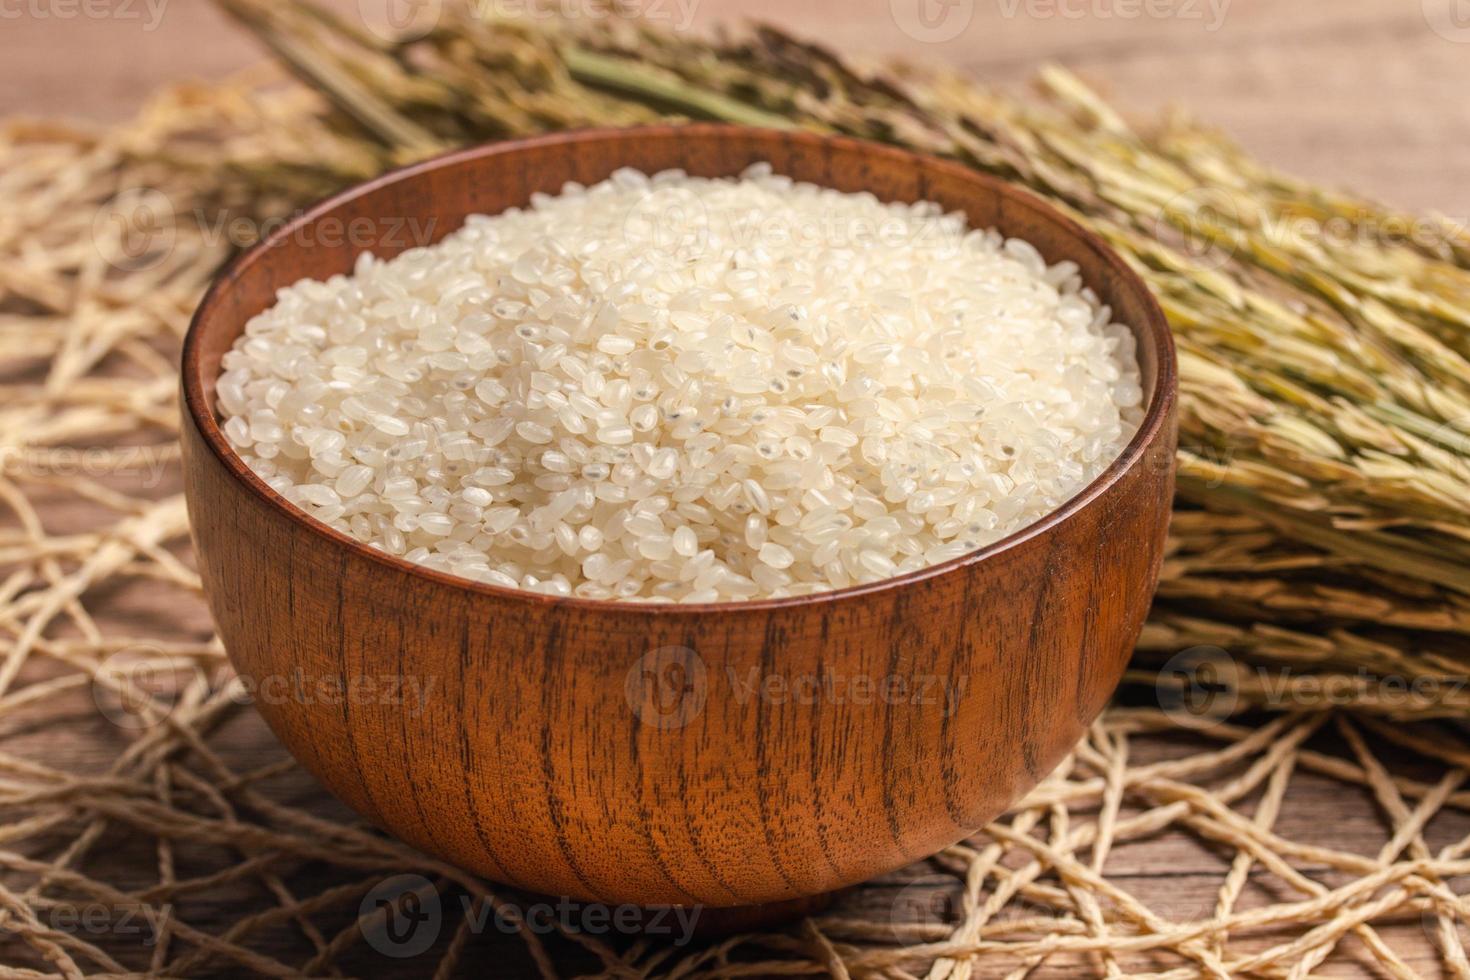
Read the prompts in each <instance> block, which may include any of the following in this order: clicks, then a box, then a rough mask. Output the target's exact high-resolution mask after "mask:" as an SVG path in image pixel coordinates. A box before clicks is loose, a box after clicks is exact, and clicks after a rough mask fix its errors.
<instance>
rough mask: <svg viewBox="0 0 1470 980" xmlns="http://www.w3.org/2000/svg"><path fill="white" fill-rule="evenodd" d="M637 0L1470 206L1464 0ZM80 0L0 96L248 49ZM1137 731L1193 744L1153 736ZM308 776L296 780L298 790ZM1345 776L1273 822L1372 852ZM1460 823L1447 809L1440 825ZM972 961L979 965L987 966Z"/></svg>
mask: <svg viewBox="0 0 1470 980" xmlns="http://www.w3.org/2000/svg"><path fill="white" fill-rule="evenodd" d="M387 2H392V0H360V3H359V0H347V2H344V3H341V4H340V6H342V7H344V8H346V9H348V10H355V9H357V8H358V7H359V5H361V6H363V7H365V8H371V7H374V6H377V7H378V8H381V7H382V5H383V4H384V3H387ZM643 3H644V6H645V7H651V9H654V10H657V11H660V12H662V14H663V15H665V16H668V17H671V18H673V19H674V20H675V21H676V22H677V23H679V24H683V23H686V22H689V23H695V24H708V23H712V22H716V21H721V20H729V19H731V18H735V17H740V16H747V15H748V16H755V17H760V18H765V19H769V20H773V21H776V22H779V23H781V24H783V25H786V26H788V27H791V28H793V29H795V30H797V31H800V32H803V33H806V34H809V35H811V36H814V37H816V38H818V39H821V40H823V41H825V42H827V43H830V44H832V45H834V46H838V47H842V48H844V49H847V50H866V51H871V52H874V53H877V54H899V55H904V56H908V57H911V58H915V59H932V58H945V59H948V60H950V61H952V62H953V63H955V64H958V65H961V66H963V67H965V68H967V69H969V70H971V71H972V72H974V73H975V74H977V75H979V76H981V77H983V78H986V79H991V80H994V81H996V82H998V83H1003V84H1013V85H1014V84H1022V83H1024V81H1025V79H1026V78H1027V76H1028V75H1029V74H1031V73H1032V72H1033V70H1034V69H1035V68H1036V66H1037V65H1039V64H1040V63H1041V62H1042V61H1044V60H1055V61H1059V62H1062V63H1064V64H1066V65H1068V66H1071V67H1073V68H1074V69H1076V70H1078V71H1080V72H1081V73H1082V74H1083V75H1084V77H1086V78H1088V79H1090V80H1092V81H1094V82H1096V83H1099V84H1101V85H1102V86H1103V87H1104V89H1105V91H1108V92H1110V93H1111V94H1112V96H1113V97H1114V98H1115V100H1116V101H1117V103H1118V104H1120V105H1121V106H1123V107H1124V108H1126V109H1129V110H1136V111H1139V112H1149V111H1155V110H1158V109H1161V108H1164V107H1166V106H1169V105H1174V104H1177V105H1180V106H1184V107H1188V109H1189V110H1190V111H1191V112H1192V113H1194V114H1196V115H1198V116H1200V117H1201V118H1204V119H1207V120H1210V121H1212V122H1214V123H1216V124H1218V125H1219V126H1221V127H1222V128H1224V129H1225V130H1227V131H1229V132H1231V133H1232V134H1234V135H1235V136H1236V137H1237V138H1239V139H1240V140H1241V141H1242V142H1243V143H1244V144H1245V145H1246V146H1247V147H1249V148H1250V149H1251V150H1253V151H1254V152H1256V153H1257V154H1258V155H1259V156H1261V157H1263V158H1264V159H1266V160H1267V161H1269V162H1271V163H1273V164H1276V165H1279V166H1281V167H1282V168H1284V169H1287V170H1291V171H1294V172H1297V173H1300V174H1303V175H1306V176H1309V177H1312V178H1315V179H1319V180H1322V181H1326V182H1330V183H1337V184H1343V185H1346V186H1350V187H1353V188H1355V189H1358V190H1360V191H1365V192H1367V193H1369V194H1372V195H1374V196H1376V197H1378V198H1381V199H1383V200H1386V201H1388V202H1390V203H1393V204H1397V205H1401V206H1404V207H1409V208H1415V209H1431V208H1432V209H1436V210H1440V211H1443V212H1445V213H1447V214H1449V215H1450V216H1451V217H1454V218H1460V217H1462V216H1465V215H1470V181H1467V180H1466V177H1465V174H1466V172H1467V171H1466V164H1467V163H1470V99H1467V98H1466V93H1470V18H1467V19H1462V20H1459V21H1457V20H1455V19H1453V16H1452V15H1453V13H1454V12H1455V6H1454V5H1456V4H1459V5H1460V6H1461V7H1463V6H1464V3H1463V0H1157V2H1155V3H1154V4H1153V5H1152V9H1154V10H1156V11H1158V10H1171V11H1173V16H1169V17H1159V16H1155V17H1147V16H1144V17H1131V18H1130V17H1126V16H1124V14H1125V13H1126V12H1127V11H1129V10H1132V9H1138V8H1144V9H1148V6H1147V5H1146V4H1143V3H1137V4H1130V0H802V2H800V3H795V2H791V0H643ZM920 3H923V4H929V5H931V6H929V7H927V8H926V9H927V13H928V15H929V16H928V17H927V18H926V19H925V18H920V17H919V16H918V14H919V12H920V11H919V4H920ZM564 5H565V4H559V6H564ZM75 9H76V7H75V6H70V5H68V4H67V3H64V2H62V0H49V2H48V0H26V2H24V3H20V2H17V3H9V4H0V72H3V75H4V79H5V81H4V84H3V85H0V115H13V114H28V115H74V116H82V117H90V118H94V119H115V118H119V117H122V116H124V115H126V114H127V113H129V112H131V111H132V110H134V109H135V108H136V107H138V106H139V105H140V104H141V102H142V101H143V100H144V99H145V98H146V96H147V94H148V93H149V92H150V91H151V90H153V89H154V88H156V87H157V86H159V85H160V84H162V83H165V82H168V81H170V80H177V79H182V78H187V77H205V78H212V77H220V76H223V75H225V74H227V73H228V72H231V71H233V70H235V69H238V68H240V67H243V66H245V65H247V64H249V63H251V62H252V61H254V60H257V59H258V58H259V57H260V54H259V52H258V50H257V49H256V48H255V46H254V45H253V44H252V42H251V41H250V40H249V39H247V38H246V37H244V36H243V35H242V34H241V33H240V32H239V31H237V30H236V29H235V28H233V26H231V25H230V24H229V23H228V22H227V21H226V19H225V18H223V17H221V16H220V15H219V14H218V13H217V12H216V11H215V10H214V9H213V8H212V6H211V5H210V4H209V3H207V2H205V0H151V2H150V0H130V2H129V3H128V4H126V5H123V4H122V3H121V0H108V2H104V3H100V4H98V5H95V6H93V7H92V8H91V9H92V10H93V11H96V10H99V9H100V10H105V11H109V12H111V15H109V16H101V17H88V16H86V15H84V14H81V13H77V14H74V15H70V16H68V15H66V11H68V10H75ZM1078 12H1081V13H1083V15H1084V16H1081V17H1078V16H1075V14H1076V13H1078ZM1462 12H1463V11H1462ZM124 14H127V15H128V16H124ZM686 17H687V18H690V20H688V21H686V19H685V18H686ZM198 625H199V626H200V628H201V630H202V629H206V628H207V624H205V623H202V622H201V623H199V624H198ZM94 720H95V719H90V720H89V719H88V718H87V716H86V712H84V711H79V712H78V713H77V714H76V715H75V716H74V717H73V718H72V721H73V722H74V723H76V724H78V725H85V724H89V723H91V721H94ZM55 721H56V719H36V720H35V724H34V726H24V727H25V729H26V730H24V731H15V730H12V732H11V735H10V736H9V739H8V742H9V744H8V745H7V750H8V751H12V752H15V753H16V754H18V755H21V756H25V755H28V754H29V753H31V752H33V751H38V750H40V747H41V746H45V748H44V751H45V752H55V753H58V754H64V753H65V752H66V751H67V750H66V747H65V746H64V745H54V744H51V741H50V740H51V739H54V734H53V733H54V731H55V727H54V723H55ZM234 730H236V731H238V736H236V738H237V742H238V744H237V745H236V748H237V749H238V752H237V753H235V754H236V755H237V756H240V755H244V756H249V755H251V754H253V753H257V752H258V753H259V754H260V755H261V756H262V757H265V756H268V755H271V754H273V753H277V752H278V751H279V750H278V748H277V747H275V746H274V744H273V743H272V740H271V736H270V735H269V733H268V732H267V731H266V730H265V729H264V727H263V726H261V725H259V724H248V723H247V724H240V725H237V726H234ZM87 744H91V745H95V744H96V743H95V742H90V743H87ZM1140 751H1142V752H1147V753H1156V754H1159V755H1164V754H1177V753H1178V752H1179V751H1187V748H1182V747H1181V745H1180V744H1174V745H1168V744H1165V743H1164V742H1155V743H1153V744H1152V747H1149V746H1146V745H1145V746H1141V748H1140ZM1140 761H1141V760H1140ZM311 792H312V790H311V788H310V787H308V786H302V787H301V793H302V795H303V796H309V795H310V793H311ZM1351 796H1352V794H1344V792H1343V789H1342V787H1341V785H1340V784H1337V783H1334V782H1332V781H1329V780H1326V779H1314V778H1310V777H1308V778H1304V779H1303V780H1302V782H1301V784H1300V786H1298V787H1294V790H1293V798H1292V803H1291V805H1290V806H1289V807H1287V808H1286V810H1285V812H1284V813H1283V815H1282V818H1281V821H1280V826H1279V829H1280V832H1281V833H1282V834H1283V835H1284V836H1287V837H1292V838H1296V839H1302V840H1323V841H1331V842H1332V843H1333V844H1335V845H1336V846H1340V847H1342V848H1344V849H1348V850H1359V849H1361V850H1363V851H1365V852H1371V851H1372V850H1373V849H1374V848H1375V847H1377V846H1378V844H1379V843H1381V841H1382V839H1383V836H1382V825H1381V822H1380V821H1379V820H1378V819H1377V817H1376V815H1375V813H1374V810H1373V807H1372V804H1371V801H1370V800H1368V799H1367V798H1363V799H1355V798H1354V799H1350V798H1349V797H1351ZM324 805H326V804H324ZM1467 829H1470V828H1467V827H1466V826H1463V825H1462V823H1461V822H1460V821H1456V823H1455V825H1454V826H1453V827H1447V828H1445V830H1444V833H1450V832H1453V833H1454V834H1458V835H1463V834H1464V833H1465V832H1466V830H1467ZM1434 843H1435V846H1438V845H1439V843H1440V842H1438V841H1436V842H1434ZM1108 870H1109V873H1110V876H1111V877H1114V878H1115V880H1116V881H1117V883H1118V884H1119V885H1120V886H1121V887H1123V888H1125V889H1127V890H1129V891H1131V892H1133V893H1134V894H1137V895H1139V896H1140V898H1143V899H1145V900H1146V901H1148V903H1149V905H1150V906H1151V907H1154V908H1156V909H1160V910H1163V914H1165V915H1166V917H1172V918H1183V917H1196V916H1198V915H1199V914H1200V909H1201V908H1202V907H1204V906H1206V905H1208V904H1209V903H1212V902H1213V898H1214V890H1215V889H1216V888H1217V887H1218V883H1219V876H1220V873H1221V866H1220V861H1219V860H1218V858H1216V857H1215V856H1212V855H1210V854H1209V853H1208V852H1206V851H1204V850H1203V849H1201V848H1200V847H1199V846H1198V845H1197V844H1196V843H1193V842H1191V841H1188V840H1186V839H1184V838H1183V837H1182V836H1177V837H1176V836H1173V835H1166V836H1164V837H1162V838H1160V839H1158V840H1153V841H1149V842H1146V843H1141V844H1135V845H1130V846H1128V847H1126V848H1121V849H1120V850H1119V851H1118V852H1117V853H1116V854H1115V857H1114V858H1113V859H1112V860H1110V862H1109V868H1108ZM914 874H922V871H919V870H915V871H913V872H912V873H911V874H910V873H904V874H900V875H895V876H892V887H891V889H888V890H886V891H885V890H883V889H876V890H869V891H867V892H866V893H865V895H866V897H865V898H864V901H865V902H868V903H874V902H876V903H883V902H890V903H891V902H897V901H902V900H903V899H902V896H903V895H904V894H905V887H904V886H905V884H906V883H907V881H908V880H909V878H910V877H912V875H914ZM1171 909H1172V910H1174V912H1175V913H1177V914H1175V915H1170V914H1169V910H1171ZM1385 935H1386V936H1389V937H1391V938H1392V941H1393V942H1394V944H1395V948H1396V949H1397V950H1399V951H1400V953H1401V954H1402V955H1404V957H1405V959H1406V960H1407V961H1409V962H1410V963H1411V965H1413V966H1414V967H1415V968H1416V969H1422V970H1423V971H1424V975H1426V976H1435V975H1438V969H1437V967H1436V966H1435V963H1436V956H1435V954H1434V952H1433V950H1432V948H1431V946H1430V944H1429V940H1428V938H1427V936H1426V935H1425V934H1424V932H1423V931H1422V929H1421V927H1420V926H1419V924H1418V923H1409V924H1406V925H1405V926H1404V927H1403V929H1401V930H1397V929H1389V930H1387V931H1386V932H1385ZM1354 959H1355V958H1354V957H1349V958H1348V960H1347V961H1346V962H1337V961H1336V960H1334V961H1333V962H1330V963H1329V964H1327V965H1326V966H1325V967H1324V969H1323V971H1322V972H1323V975H1334V976H1361V975H1364V974H1363V973H1362V972H1361V971H1360V969H1359V967H1358V966H1357V965H1356V964H1355V963H1354V962H1353V961H1354ZM980 973H981V974H982V975H986V974H985V971H984V969H983V967H982V969H981V970H980ZM1048 975H1050V974H1048ZM1058 975H1059V976H1060V975H1061V974H1058Z"/></svg>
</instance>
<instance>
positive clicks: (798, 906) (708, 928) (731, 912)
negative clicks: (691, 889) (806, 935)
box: [694, 891, 842, 939]
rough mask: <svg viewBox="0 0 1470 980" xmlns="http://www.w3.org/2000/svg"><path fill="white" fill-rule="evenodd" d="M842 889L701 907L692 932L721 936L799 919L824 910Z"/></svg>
mask: <svg viewBox="0 0 1470 980" xmlns="http://www.w3.org/2000/svg"><path fill="white" fill-rule="evenodd" d="M841 894H842V891H835V892H823V893H822V894H820V895H811V896H808V897H806V898H793V899H788V900H787V901H784V902H766V903H765V904H763V905H731V906H727V907H725V908H701V909H700V910H699V918H698V919H697V920H696V921H695V922H694V935H695V936H697V937H699V938H700V939H720V938H723V937H725V936H733V935H736V934H737V933H742V932H755V931H757V930H762V929H769V928H775V927H779V926H782V925H786V924H787V923H792V922H798V921H800V920H802V919H804V918H806V917H807V916H809V915H816V914H818V913H819V912H823V911H825V910H826V909H827V907H828V906H830V905H831V904H832V903H833V901H835V900H836V898H837V896H839V895H841Z"/></svg>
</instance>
